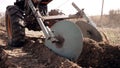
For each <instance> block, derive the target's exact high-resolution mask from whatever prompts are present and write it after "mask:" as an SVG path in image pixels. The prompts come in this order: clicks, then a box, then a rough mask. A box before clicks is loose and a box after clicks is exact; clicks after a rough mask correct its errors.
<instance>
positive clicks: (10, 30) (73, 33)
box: [6, 0, 105, 60]
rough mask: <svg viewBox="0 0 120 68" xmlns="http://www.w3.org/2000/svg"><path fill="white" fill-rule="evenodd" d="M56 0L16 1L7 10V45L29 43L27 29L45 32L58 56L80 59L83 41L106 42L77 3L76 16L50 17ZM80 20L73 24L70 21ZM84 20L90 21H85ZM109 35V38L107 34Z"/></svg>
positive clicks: (15, 45)
mask: <svg viewBox="0 0 120 68" xmlns="http://www.w3.org/2000/svg"><path fill="white" fill-rule="evenodd" d="M51 1H52V0H16V2H15V3H14V5H9V6H7V8H6V30H7V35H8V40H7V44H8V45H9V46H12V47H19V46H22V45H23V44H24V42H25V28H28V29H29V30H34V31H43V33H44V36H45V42H44V44H45V46H46V47H48V48H49V49H51V50H52V51H53V52H55V53H56V54H58V55H60V56H63V57H65V58H68V59H70V60H76V59H77V58H78V57H79V56H80V53H81V51H82V48H83V39H84V38H86V37H87V38H90V39H93V40H95V41H98V42H100V41H103V36H102V33H101V32H99V31H98V29H97V27H96V25H95V24H94V23H93V22H92V21H91V20H90V18H88V17H87V16H86V14H85V13H84V11H83V9H82V10H81V9H79V8H78V7H77V5H76V4H75V3H72V5H73V7H74V8H75V9H76V10H77V11H78V12H77V13H75V14H73V15H49V14H48V10H47V5H48V3H50V2H51ZM76 18H77V19H78V18H79V21H76V22H73V21H70V20H68V19H76ZM81 18H84V19H85V20H86V21H82V20H81ZM104 36H105V35H104Z"/></svg>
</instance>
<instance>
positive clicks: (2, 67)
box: [0, 47, 7, 68]
mask: <svg viewBox="0 0 120 68" xmlns="http://www.w3.org/2000/svg"><path fill="white" fill-rule="evenodd" d="M6 60H7V54H6V53H5V52H4V51H3V49H2V48H1V47H0V68H6V67H7V65H6Z"/></svg>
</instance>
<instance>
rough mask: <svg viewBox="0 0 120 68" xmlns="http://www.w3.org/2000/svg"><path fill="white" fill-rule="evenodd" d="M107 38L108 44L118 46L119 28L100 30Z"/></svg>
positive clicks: (119, 41)
mask: <svg viewBox="0 0 120 68" xmlns="http://www.w3.org/2000/svg"><path fill="white" fill-rule="evenodd" d="M100 29H102V31H103V32H104V33H105V34H106V36H107V37H108V40H109V42H110V44H120V28H114V29H113V28H100Z"/></svg>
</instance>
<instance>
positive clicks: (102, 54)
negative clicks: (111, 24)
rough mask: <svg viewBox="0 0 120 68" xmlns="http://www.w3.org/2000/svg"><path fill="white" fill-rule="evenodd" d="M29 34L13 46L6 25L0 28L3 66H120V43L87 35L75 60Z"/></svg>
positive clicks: (111, 67) (63, 67)
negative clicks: (21, 41) (109, 42)
mask: <svg viewBox="0 0 120 68" xmlns="http://www.w3.org/2000/svg"><path fill="white" fill-rule="evenodd" d="M0 27H1V26H0ZM29 35H31V37H28V36H27V37H26V43H25V44H24V46H23V47H21V48H13V47H9V46H7V45H6V39H7V36H6V31H5V28H4V27H2V28H0V68H81V67H85V68H87V67H88V68H89V67H93V68H120V45H110V44H107V43H104V42H96V41H94V40H91V39H88V38H85V39H84V46H83V50H82V53H81V55H80V56H79V58H78V60H76V61H74V62H73V61H70V60H68V59H66V58H64V57H61V56H59V55H57V54H55V53H54V52H52V51H51V50H50V49H48V48H47V47H45V46H44V44H43V40H42V39H40V38H38V37H32V36H33V35H32V34H29ZM41 41H42V42H41Z"/></svg>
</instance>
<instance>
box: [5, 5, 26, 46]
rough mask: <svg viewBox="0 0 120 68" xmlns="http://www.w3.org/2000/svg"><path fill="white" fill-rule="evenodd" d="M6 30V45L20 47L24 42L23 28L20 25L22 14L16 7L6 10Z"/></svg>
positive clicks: (9, 7)
mask: <svg viewBox="0 0 120 68" xmlns="http://www.w3.org/2000/svg"><path fill="white" fill-rule="evenodd" d="M5 16H6V17H5V18H6V30H7V35H8V40H7V45H9V46H12V47H21V46H23V44H24V42H25V28H23V27H22V26H21V25H20V23H21V22H24V21H23V20H22V12H21V11H20V9H19V8H18V7H17V6H14V5H13V6H8V7H7V10H6V15H5Z"/></svg>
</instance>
